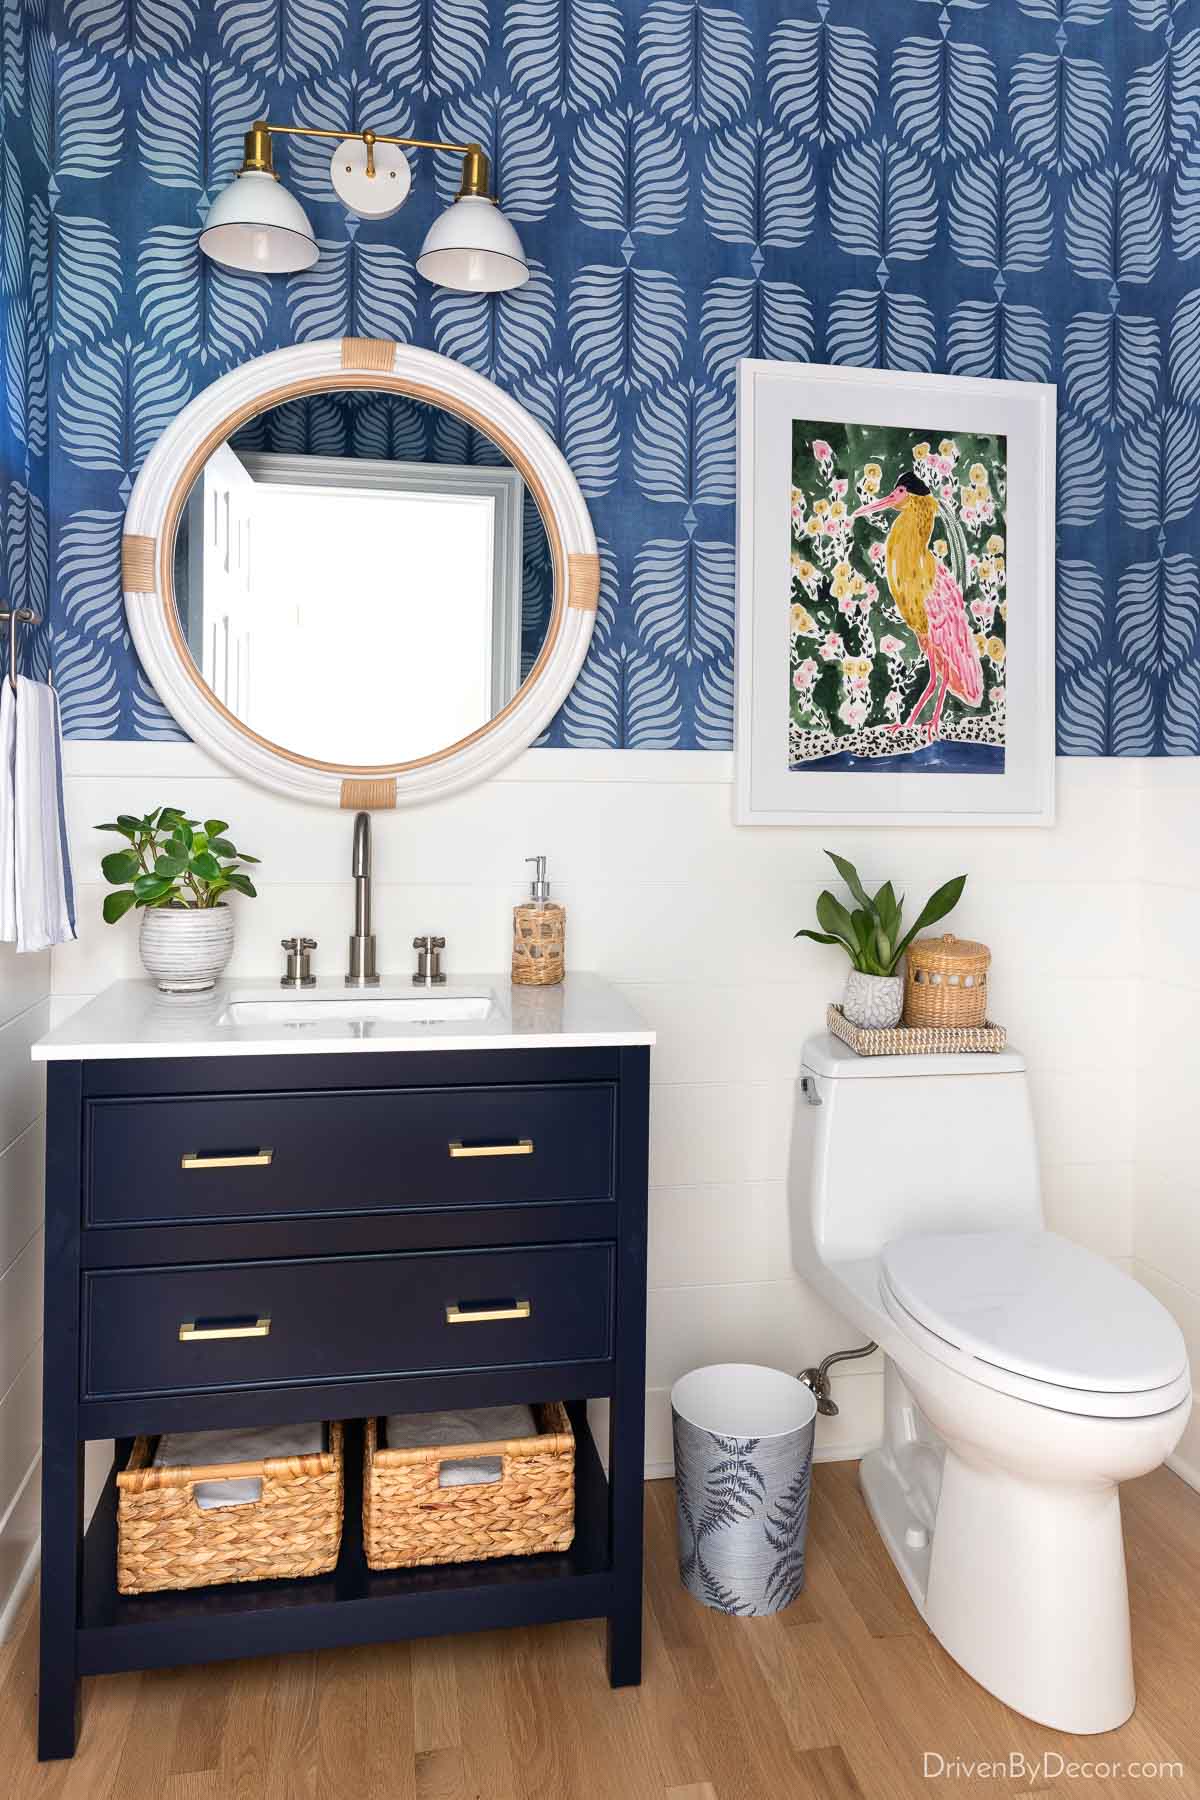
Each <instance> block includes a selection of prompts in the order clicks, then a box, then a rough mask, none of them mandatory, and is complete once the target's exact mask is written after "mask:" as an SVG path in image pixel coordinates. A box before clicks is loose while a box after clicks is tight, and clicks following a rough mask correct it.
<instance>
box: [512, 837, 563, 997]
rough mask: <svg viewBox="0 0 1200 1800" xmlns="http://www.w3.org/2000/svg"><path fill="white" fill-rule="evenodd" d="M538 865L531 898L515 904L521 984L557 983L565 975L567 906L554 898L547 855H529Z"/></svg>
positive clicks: (515, 963) (515, 973)
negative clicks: (561, 904) (552, 896)
mask: <svg viewBox="0 0 1200 1800" xmlns="http://www.w3.org/2000/svg"><path fill="white" fill-rule="evenodd" d="M525 861H526V862H530V863H532V864H533V867H534V875H533V880H532V881H531V882H530V884H529V898H528V900H523V901H522V902H521V904H520V906H514V907H513V950H512V978H513V981H514V983H515V984H516V986H518V987H553V986H554V984H555V982H558V981H561V980H562V978H563V949H564V944H565V940H566V933H567V910H566V907H564V906H560V905H559V904H558V901H557V900H552V899H551V898H550V883H549V881H548V880H547V879H546V858H545V857H544V856H527V857H526V858H525Z"/></svg>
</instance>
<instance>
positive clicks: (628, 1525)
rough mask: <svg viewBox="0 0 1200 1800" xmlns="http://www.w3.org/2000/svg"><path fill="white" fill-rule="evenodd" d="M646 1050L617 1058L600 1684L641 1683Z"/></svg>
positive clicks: (644, 1446) (647, 1074)
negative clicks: (603, 1669)
mask: <svg viewBox="0 0 1200 1800" xmlns="http://www.w3.org/2000/svg"><path fill="white" fill-rule="evenodd" d="M649 1057H650V1053H649V1051H648V1050H644V1049H642V1048H641V1047H640V1046H639V1047H635V1048H631V1049H628V1050H622V1052H621V1076H622V1080H621V1166H620V1171H619V1200H618V1205H619V1208H620V1224H619V1227H618V1230H619V1241H620V1253H619V1261H618V1267H617V1294H616V1300H617V1310H616V1346H617V1359H616V1376H615V1381H614V1387H613V1394H612V1398H611V1401H610V1405H609V1415H608V1518H609V1543H610V1545H611V1552H612V1568H613V1587H614V1590H615V1592H614V1596H613V1610H612V1612H611V1613H610V1614H609V1617H608V1679H609V1682H610V1683H611V1685H612V1686H613V1687H636V1686H637V1684H638V1683H639V1682H640V1681H641V1679H642V1531H643V1510H644V1502H645V1485H646V1147H647V1136H648V1118H647V1102H648V1095H649V1068H648V1065H649Z"/></svg>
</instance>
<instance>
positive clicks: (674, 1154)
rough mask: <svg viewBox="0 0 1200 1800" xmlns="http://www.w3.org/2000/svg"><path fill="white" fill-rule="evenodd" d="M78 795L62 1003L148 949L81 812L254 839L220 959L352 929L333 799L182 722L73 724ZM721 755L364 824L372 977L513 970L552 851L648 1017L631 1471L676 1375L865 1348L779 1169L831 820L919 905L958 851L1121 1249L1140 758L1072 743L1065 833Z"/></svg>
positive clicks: (811, 985) (644, 758) (967, 931)
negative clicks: (869, 818) (749, 818)
mask: <svg viewBox="0 0 1200 1800" xmlns="http://www.w3.org/2000/svg"><path fill="white" fill-rule="evenodd" d="M67 770H68V812H69V817H70V825H71V840H72V847H73V851H74V856H75V867H76V878H77V882H78V884H79V911H80V942H79V944H78V945H76V946H72V947H70V948H69V949H65V950H62V951H59V952H56V953H55V955H54V959H53V961H54V967H53V992H54V1005H55V1013H56V1017H58V1016H65V1013H66V1011H67V1009H68V1008H69V1007H70V1006H72V1005H74V1004H76V1003H77V1002H78V1000H79V999H80V998H82V997H86V996H87V995H90V994H92V993H95V992H97V991H98V990H99V989H100V988H102V987H104V986H105V984H106V983H107V982H109V981H111V980H113V979H115V978H116V977H118V976H122V975H136V974H138V973H139V972H140V971H139V965H138V960H137V946H136V926H135V925H134V924H133V922H132V921H130V920H126V921H125V922H124V923H123V924H122V925H120V926H117V927H115V928H109V927H107V926H105V925H103V924H101V923H100V922H99V908H100V899H101V896H102V894H103V892H104V887H103V882H102V878H101V876H100V870H99V859H100V856H101V855H102V854H103V853H104V852H105V851H106V850H107V849H108V848H110V847H111V840H106V839H105V838H103V837H102V836H101V835H100V834H98V833H96V832H94V831H93V830H92V829H91V827H92V825H93V824H94V823H95V821H97V820H99V819H103V818H105V817H112V815H113V813H114V812H116V811H136V812H143V811H145V810H146V809H147V808H149V807H150V806H153V805H156V804H159V803H161V802H163V801H170V802H172V803H174V804H178V805H180V806H183V807H185V808H187V809H188V810H189V811H190V812H191V813H192V814H193V815H199V816H212V815H214V814H216V815H217V816H219V817H221V818H223V819H228V820H230V821H231V824H232V828H233V835H234V837H235V839H236V841H237V842H238V843H239V844H242V845H243V846H244V847H245V848H246V849H247V850H250V851H253V852H254V853H256V854H257V855H259V856H261V857H262V858H263V868H262V870H261V872H260V888H261V897H260V899H259V900H258V901H256V902H245V903H239V904H238V933H239V937H238V948H237V952H236V956H235V961H234V964H233V972H235V973H239V974H249V975H264V974H265V975H271V974H273V973H274V972H275V971H276V969H277V967H278V966H279V962H280V955H281V953H280V950H279V938H280V937H281V936H282V935H284V934H285V933H291V932H293V931H299V930H303V931H305V932H307V933H308V934H309V935H310V936H313V937H316V938H317V939H318V940H319V943H320V948H319V950H318V951H317V954H316V966H317V968H318V970H319V971H320V972H323V973H337V972H338V971H339V970H340V969H341V967H342V965H343V961H344V957H345V954H346V936H347V933H348V931H349V928H350V914H351V893H350V883H349V864H350V820H349V818H348V817H347V816H346V815H345V814H339V813H337V812H334V811H328V812H326V811H317V810H314V809H311V808H306V807H302V806H299V805H293V804H290V803H288V802H286V801H282V800H278V799H275V798H273V797H272V796H271V795H269V794H267V793H265V792H263V791H262V790H260V789H258V788H255V787H252V786H250V785H249V784H247V783H245V782H242V781H240V780H238V779H236V778H234V777H232V776H230V775H228V774H227V773H225V772H224V771H223V770H222V769H220V768H219V767H218V766H217V765H215V764H213V763H211V762H209V761H208V760H207V759H206V758H205V757H203V756H202V755H201V753H200V752H199V751H197V750H196V749H194V748H193V747H192V746H190V745H170V744H163V745H151V744H103V743H78V742H76V743H72V744H70V745H68V747H67ZM731 774H732V759H731V758H730V757H728V756H723V755H702V754H686V753H684V754H657V753H653V754H651V753H645V754H639V753H637V752H622V753H619V754H610V753H603V752H596V753H591V752H579V753H573V752H560V751H542V752H536V751H535V752H531V753H529V754H528V755H527V756H525V757H524V758H523V759H522V760H521V761H520V762H519V763H517V764H516V765H514V766H513V768H511V769H510V770H509V771H508V772H507V773H506V774H505V775H503V776H501V777H500V778H499V779H497V780H496V781H494V782H492V783H490V784H489V785H488V786H486V787H482V788H478V789H475V790H473V791H471V792H468V793H466V794H461V795H458V796H456V797H455V798H453V799H450V800H447V801H444V802H441V803H438V804H436V805H433V806H428V807H422V808H418V809H416V810H412V811H406V812H400V813H395V814H384V815H379V814H377V815H376V818H375V883H376V927H377V930H378V933H379V940H380V955H381V965H382V967H383V968H384V970H385V971H400V970H403V971H407V970H408V969H409V967H410V966H411V955H412V953H411V950H410V949H409V945H410V942H411V939H412V936H413V933H414V931H418V930H419V931H427V930H431V929H437V930H439V931H442V932H444V934H445V936H446V938H447V940H448V945H449V950H448V958H449V967H450V969H451V970H452V971H457V972H460V973H466V972H477V971H486V970H504V969H506V968H507V965H508V954H509V943H510V933H511V907H512V905H513V903H514V901H516V900H518V899H519V898H521V896H522V892H523V886H522V883H523V880H524V874H525V871H524V867H523V858H524V857H525V856H528V855H531V854H533V853H535V852H538V851H544V852H545V853H546V854H547V855H548V856H549V858H550V872H551V876H552V878H553V881H554V893H555V896H556V897H557V898H558V899H560V900H562V901H564V902H565V903H566V905H567V907H568V909H569V911H568V937H567V944H568V966H569V967H574V968H577V969H592V970H595V971H596V972H597V973H599V974H601V975H604V976H606V977H607V978H608V979H609V980H612V981H614V982H617V983H619V984H620V985H621V986H622V987H623V988H624V989H625V991H626V993H627V994H628V997H629V998H630V1000H632V1002H633V1003H634V1005H635V1006H636V1007H637V1008H638V1010H639V1011H640V1012H641V1013H642V1015H643V1016H644V1017H645V1018H646V1019H647V1020H648V1021H649V1022H650V1023H651V1024H652V1025H653V1026H654V1027H655V1028H656V1030H657V1031H658V1034H659V1043H658V1048H657V1050H656V1052H655V1054H654V1059H653V1081H654V1091H653V1100H652V1144H651V1183H652V1194H651V1247H650V1284H651V1296H650V1328H649V1344H648V1377H647V1379H648V1386H649V1425H648V1443H647V1466H648V1469H649V1470H650V1471H651V1472H659V1473H661V1472H663V1471H664V1470H665V1469H666V1467H667V1466H668V1465H669V1459H670V1416H669V1408H668V1405H667V1395H668V1391H669V1389H670V1385H671V1383H672V1382H673V1381H674V1380H675V1378H676V1377H677V1376H678V1375H680V1374H682V1373H683V1372H684V1371H685V1370H686V1369H688V1368H691V1367H694V1366H695V1365H696V1364H698V1363H701V1362H710V1361H719V1360H723V1359H726V1358H728V1359H737V1360H746V1361H760V1362H765V1363H773V1364H778V1365H779V1366H780V1367H783V1368H793V1369H794V1368H799V1367H801V1366H802V1365H803V1364H805V1363H809V1362H812V1361H815V1360H816V1359H817V1358H818V1357H820V1356H822V1355H824V1354H825V1353H826V1352H827V1351H829V1350H832V1349H835V1348H838V1347H845V1346H847V1345H849V1344H851V1343H853V1342H854V1341H855V1334H854V1332H853V1331H850V1330H848V1329H847V1328H846V1326H844V1325H843V1324H842V1323H841V1322H840V1320H838V1318H837V1317H836V1316H835V1315H834V1314H832V1313H831V1312H830V1311H829V1310H828V1308H827V1307H825V1306H824V1305H823V1304H822V1303H821V1302H820V1301H819V1300H818V1299H817V1298H816V1297H815V1296H814V1295H812V1294H810V1293H809V1292H808V1291H807V1290H806V1288H805V1287H804V1285H803V1284H802V1283H801V1282H800V1281H799V1280H798V1279H797V1278H796V1277H795V1276H794V1275H793V1274H792V1271H791V1253H790V1247H789V1240H788V1225H787V1201H786V1179H785V1178H786V1173H787V1155H788V1141H789V1133H790V1126H791V1109H792V1099H793V1092H794V1083H795V1077H796V1073H797V1069H798V1058H799V1049H800V1044H801V1042H802V1040H803V1038H804V1036H805V1035H806V1033H808V1032H809V1031H811V1030H813V1029H814V1028H816V1027H818V1026H819V1025H820V1022H821V1020H822V1018H823V1013H824V1006H825V1002H826V1001H827V1000H828V999H829V998H831V997H833V996H835V995H836V993H837V991H838V988H839V986H840V982H841V979H842V965H840V964H839V962H838V959H837V958H836V956H835V955H834V953H833V952H827V951H824V950H822V949H820V948H819V947H817V946H815V945H811V944H808V943H805V942H803V941H802V942H800V943H796V942H794V941H793V935H792V934H793V933H794V932H795V930H796V929H797V927H798V926H800V925H802V924H807V923H809V922H810V921H811V917H812V912H813V905H814V902H815V899H816V895H817V893H818V891H819V889H820V887H821V886H822V885H824V884H825V882H826V879H827V869H828V865H826V864H825V859H824V857H823V856H822V854H821V850H822V846H823V844H824V843H826V842H828V843H830V844H832V845H833V847H834V848H837V849H839V850H840V851H842V852H844V853H845V854H847V855H849V856H851V857H852V858H854V859H855V860H856V861H857V862H858V863H859V866H860V867H861V869H862V871H863V873H864V875H865V876H866V877H867V878H868V879H869V880H871V881H873V882H875V883H877V882H879V881H881V880H882V879H883V878H884V876H885V875H890V876H892V877H893V878H894V879H895V880H896V881H897V883H898V885H900V886H902V887H904V888H906V889H907V891H908V893H909V895H910V896H912V897H913V898H914V899H921V898H924V896H925V894H926V893H928V892H929V890H930V889H932V888H933V887H935V886H937V885H938V883H940V882H941V881H943V880H945V879H946V878H947V877H948V876H950V875H953V874H956V873H958V872H959V871H960V870H965V871H967V872H968V874H969V876H970V881H969V883H968V890H967V897H966V899H965V901H964V903H963V904H962V905H961V906H960V908H959V910H958V912H957V913H956V914H955V917H954V920H953V924H954V927H955V929H956V930H957V931H958V932H959V933H960V934H963V935H977V936H979V937H982V938H983V939H984V940H985V941H986V942H987V943H989V944H990V945H991V946H992V949H993V952H994V955H995V962H996V979H995V1002H994V1010H995V1012H996V1014H997V1016H998V1017H999V1018H1001V1019H1003V1020H1004V1022H1005V1023H1006V1024H1007V1025H1008V1026H1009V1028H1010V1031H1011V1033H1012V1036H1013V1039H1014V1041H1015V1042H1016V1043H1018V1044H1019V1045H1020V1046H1021V1047H1022V1048H1023V1049H1025V1050H1026V1051H1027V1052H1028V1054H1029V1055H1030V1058H1031V1061H1032V1066H1033V1087H1034V1097H1035V1103H1036V1107H1037V1113H1038V1123H1039V1129H1040V1132H1041V1142H1042V1155H1043V1166H1044V1172H1045V1179H1046V1195H1047V1206H1048V1211H1049V1215H1050V1219H1051V1222H1052V1223H1053V1224H1055V1225H1056V1226H1057V1227H1058V1228H1059V1229H1061V1230H1063V1231H1065V1232H1067V1233H1068V1234H1069V1235H1071V1236H1074V1237H1076V1238H1078V1239H1079V1240H1080V1241H1082V1242H1084V1243H1087V1244H1090V1245H1091V1246H1093V1247H1094V1248H1096V1249H1097V1250H1099V1251H1101V1252H1103V1253H1104V1254H1106V1255H1109V1256H1113V1257H1116V1258H1120V1259H1122V1260H1124V1261H1127V1260H1128V1259H1129V1258H1130V1257H1131V1255H1132V1250H1133V1190H1134V1177H1133V1157H1134V1114H1133V1106H1132V1101H1131V1095H1130V1090H1129V1086H1128V1066H1127V1060H1126V1058H1125V1055H1124V1052H1125V1051H1127V1047H1128V1043H1129V1038H1130V1033H1131V1030H1132V1026H1133V1021H1134V1016H1135V1004H1136V970H1135V948H1136V933H1137V920H1138V916H1139V913H1138V906H1139V898H1138V883H1137V878H1138V873H1139V871H1138V867H1137V862H1136V856H1137V830H1136V825H1137V815H1138V804H1139V797H1140V796H1139V787H1138V783H1139V779H1140V771H1139V765H1136V764H1133V763H1122V762H1099V761H1097V762H1092V761H1083V760H1080V759H1075V760H1067V761H1063V762H1060V764H1059V823H1058V824H1057V825H1056V826H1055V827H1054V828H1053V829H1052V830H1040V831H1039V830H1015V831H1014V830H994V831H990V830H972V831H957V830H953V829H945V830H938V831H912V830H902V831H901V830H888V829H875V830H855V829H849V828H847V829H844V830H839V831H837V832H836V833H831V832H829V831H828V830H826V831H823V832H821V833H817V832H815V831H813V830H811V829H804V828H801V827H797V828H790V827H789V828H755V829H747V828H740V829H739V828H738V827H736V826H734V825H733V823H732V812H731V790H730V782H731ZM836 1391H837V1396H838V1399H839V1402H840V1404H841V1406H842V1414H841V1417H840V1418H839V1419H837V1420H830V1421H822V1423H821V1438H820V1444H821V1448H822V1449H823V1451H824V1452H825V1453H826V1454H849V1453H852V1452H854V1451H856V1450H857V1449H858V1448H859V1447H861V1446H863V1445H865V1444H868V1443H870V1442H871V1440H872V1438H873V1436H874V1434H875V1432H876V1430H877V1424H878V1418H879V1406H880V1399H881V1378H880V1374H879V1370H878V1367H877V1365H876V1364H875V1362H874V1359H872V1361H871V1362H868V1363H865V1364H859V1365H854V1366H853V1367H852V1369H851V1371H850V1372H848V1373H846V1374H844V1375H842V1376H840V1377H839V1378H838V1380H837V1385H836Z"/></svg>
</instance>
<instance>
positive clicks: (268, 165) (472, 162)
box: [242, 119, 492, 200]
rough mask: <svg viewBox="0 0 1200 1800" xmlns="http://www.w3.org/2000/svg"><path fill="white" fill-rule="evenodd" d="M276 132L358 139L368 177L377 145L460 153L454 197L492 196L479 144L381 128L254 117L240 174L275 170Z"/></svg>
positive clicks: (488, 170)
mask: <svg viewBox="0 0 1200 1800" xmlns="http://www.w3.org/2000/svg"><path fill="white" fill-rule="evenodd" d="M276 132H278V133H280V134H281V135H284V136H287V137H311V138H335V139H337V140H338V141H339V142H340V141H343V140H345V139H346V138H361V139H362V141H363V143H364V144H365V145H366V146H367V174H368V176H374V174H375V146H376V144H399V145H400V146H402V147H403V148H404V149H408V150H444V151H446V152H447V153H448V154H449V155H452V156H461V157H462V159H463V172H462V185H461V186H460V187H459V190H458V195H457V198H458V199H460V200H462V199H464V198H469V199H476V198H477V199H482V200H490V199H492V195H491V194H490V193H489V191H488V184H489V181H490V178H491V169H490V166H489V164H488V159H487V156H486V154H485V153H484V150H483V146H482V145H481V144H452V143H444V142H443V141H442V140H441V139H440V138H416V137H388V136H387V135H386V134H385V133H383V132H381V131H331V130H328V129H326V128H325V127H323V126H319V125H272V124H270V123H269V122H268V121H267V120H266V119H256V120H255V122H254V124H253V125H252V126H251V127H250V129H249V131H248V132H247V133H246V153H245V160H244V162H243V163H242V173H243V174H247V173H249V172H252V171H256V172H258V173H261V174H263V175H273V174H274V173H275V169H274V166H273V164H272V160H271V137H272V135H273V134H274V133H276Z"/></svg>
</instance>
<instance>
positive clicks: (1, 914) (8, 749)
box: [0, 677, 17, 944]
mask: <svg viewBox="0 0 1200 1800" xmlns="http://www.w3.org/2000/svg"><path fill="white" fill-rule="evenodd" d="M16 754H17V700H16V695H15V694H14V693H13V691H12V687H11V686H10V684H9V681H8V679H7V677H0V944H15V943H16V941H17V824H16V816H15V813H14V808H13V801H14V798H15V795H14V792H13V773H14V766H15V759H16Z"/></svg>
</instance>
